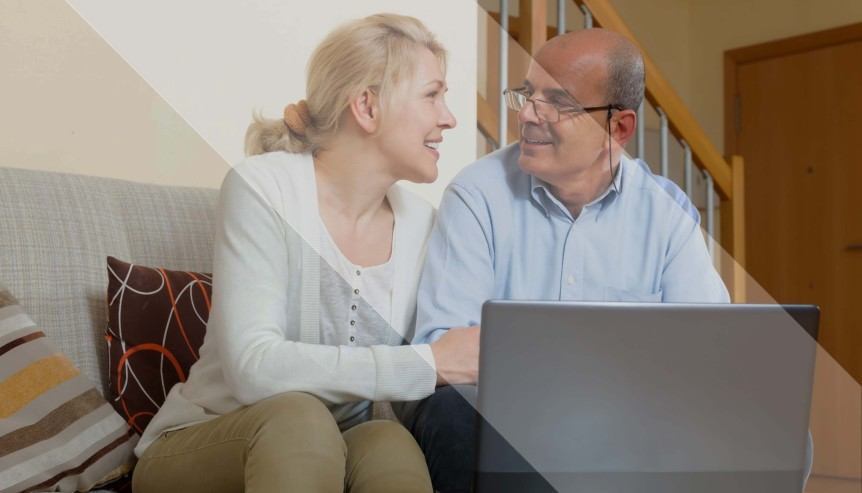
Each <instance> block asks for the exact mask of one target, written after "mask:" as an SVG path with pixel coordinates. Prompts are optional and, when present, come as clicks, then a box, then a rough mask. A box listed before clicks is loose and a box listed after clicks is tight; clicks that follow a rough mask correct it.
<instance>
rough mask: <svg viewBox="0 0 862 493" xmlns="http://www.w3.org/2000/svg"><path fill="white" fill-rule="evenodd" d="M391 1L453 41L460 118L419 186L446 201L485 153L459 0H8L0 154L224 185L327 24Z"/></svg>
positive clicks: (466, 22) (471, 16) (290, 93)
mask: <svg viewBox="0 0 862 493" xmlns="http://www.w3.org/2000/svg"><path fill="white" fill-rule="evenodd" d="M69 6H71V7H72V9H74V10H72V9H70V8H69ZM383 11H388V12H397V13H402V14H408V15H413V16H416V17H418V18H419V19H421V20H422V21H424V22H425V23H426V24H427V25H428V26H429V28H430V29H431V30H432V31H434V32H435V33H436V34H437V35H438V37H439V39H440V40H441V41H442V42H443V44H444V45H445V46H446V47H447V48H449V50H450V64H449V67H450V69H449V74H448V83H449V86H450V92H449V95H448V101H449V103H450V107H451V108H452V110H453V112H454V113H455V115H456V117H457V118H458V120H459V122H460V125H459V127H458V128H457V129H455V130H452V131H450V132H447V133H446V135H445V138H446V141H445V142H444V144H443V147H442V151H441V154H442V157H441V159H440V162H439V165H440V179H439V180H438V182H437V183H436V184H434V185H430V186H428V185H425V186H416V187H414V188H415V189H416V190H417V191H419V193H420V194H422V195H423V196H425V197H426V198H427V199H429V200H430V201H432V202H433V203H436V202H437V201H438V200H439V196H440V194H441V192H442V189H443V187H444V186H445V184H446V183H447V182H448V181H449V180H450V179H451V177H452V176H454V174H455V173H456V172H457V171H458V170H459V169H460V168H462V167H463V166H464V165H465V164H467V163H469V162H470V161H472V160H473V159H474V157H475V146H476V135H475V132H476V130H475V120H476V116H475V112H476V109H475V108H476V103H475V94H476V62H475V53H476V8H475V4H473V3H472V2H465V1H463V0H440V1H436V2H426V1H419V0H410V1H404V0H401V1H398V0H364V1H362V2H356V1H350V0H315V1H312V2H308V1H298V0H289V1H284V0H254V1H248V2H206V1H203V0H185V1H183V2H171V1H167V0H150V1H147V2H115V1H108V0H69V2H68V5H66V4H65V3H64V2H61V1H59V0H40V1H39V2H31V1H26V0H14V1H9V0H4V2H2V3H0V32H2V33H3V34H2V35H0V36H2V37H0V40H2V41H0V55H3V57H2V59H3V60H4V71H5V70H6V67H5V66H6V65H7V62H6V60H7V59H9V60H11V61H12V63H11V70H10V72H9V73H10V75H11V77H10V78H11V81H10V83H11V85H12V86H14V91H7V90H5V89H4V90H3V91H2V92H3V95H2V96H0V97H2V98H3V99H0V102H3V103H7V102H8V103H13V104H12V109H13V112H12V114H6V115H5V116H0V131H2V133H3V136H2V137H0V165H8V166H18V167H32V168H40V169H57V168H58V167H59V168H61V169H64V170H68V171H71V172H80V173H89V174H98V175H103V176H115V177H121V178H127V179H132V180H138V181H149V182H156V183H175V184H184V185H201V186H210V187H216V186H218V184H219V183H220V181H221V178H222V177H223V175H224V173H225V172H226V171H227V169H228V166H229V165H231V164H235V163H236V162H237V161H239V160H240V159H241V158H242V155H243V154H242V144H243V136H244V133H245V129H246V127H247V125H248V123H249V122H250V119H251V112H252V110H253V109H261V110H263V111H264V114H267V115H270V116H275V115H280V114H281V111H282V108H283V107H284V105H285V104H287V103H290V102H294V101H296V100H298V99H301V98H302V97H304V96H305V87H304V82H305V66H306V62H307V59H308V57H309V55H310V53H311V51H312V50H313V49H314V47H315V46H316V45H317V43H318V42H319V41H320V40H321V39H322V38H323V37H324V36H325V35H326V33H327V32H329V31H330V30H331V29H332V28H334V27H335V26H336V25H338V24H340V23H341V22H343V21H346V20H348V19H352V18H356V17H359V16H364V15H368V14H372V13H376V12H383ZM76 12H77V14H76ZM82 18H83V21H82ZM87 24H89V26H88V25H87ZM7 33H8V36H7ZM7 55H9V58H7ZM5 77H6V76H5V75H4V78H5ZM4 85H6V84H4ZM16 100H18V101H19V102H18V103H16ZM4 107H5V105H4ZM56 116H59V119H60V120H61V121H62V124H56V123H54V119H55V117H56ZM22 120H25V121H28V122H29V124H27V125H26V126H21V125H19V124H18V122H19V121H22ZM40 123H43V124H47V125H48V128H42V127H40ZM70 132H74V135H71V134H70ZM195 133H197V134H198V135H199V137H196V136H195ZM81 134H85V135H87V138H81ZM46 144H47V146H48V147H50V148H51V149H50V152H45V149H44V148H45V147H46ZM103 147H104V148H109V149H111V152H103V151H102V150H101V148H103ZM208 147H211V150H208V149H207V148H208ZM123 151H125V152H126V153H128V154H130V155H132V157H131V159H121V158H120V154H121V153H122V152H123ZM217 156H221V159H219V158H218V157H217ZM58 163H62V165H60V164H58ZM166 166H167V167H168V168H169V169H167V170H165V169H164V168H165V167H166Z"/></svg>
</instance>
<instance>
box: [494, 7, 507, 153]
mask: <svg viewBox="0 0 862 493" xmlns="http://www.w3.org/2000/svg"><path fill="white" fill-rule="evenodd" d="M508 74H509V2H508V0H500V72H499V73H498V74H497V76H498V80H499V81H500V94H499V98H500V101H499V110H500V111H499V114H500V120H499V124H500V125H499V128H498V133H497V135H498V139H497V141H498V144H499V146H500V147H503V146H505V145H506V137H507V134H508V133H509V121H508V116H509V113H508V110H507V108H506V98H505V96H503V90H504V89H506V85H507V83H508V81H509V77H508Z"/></svg>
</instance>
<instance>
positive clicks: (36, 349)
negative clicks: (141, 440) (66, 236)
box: [0, 286, 137, 492]
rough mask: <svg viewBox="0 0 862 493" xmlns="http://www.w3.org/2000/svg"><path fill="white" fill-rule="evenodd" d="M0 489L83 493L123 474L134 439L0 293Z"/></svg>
mask: <svg viewBox="0 0 862 493" xmlns="http://www.w3.org/2000/svg"><path fill="white" fill-rule="evenodd" d="M0 396H2V397H0V490H2V491H3V492H23V491H27V492H29V491H88V490H89V489H90V488H92V487H93V486H95V485H97V484H103V483H105V482H108V481H111V480H113V479H115V478H116V477H117V476H120V475H122V474H125V473H126V472H128V471H129V470H130V469H131V466H132V464H133V461H134V455H133V451H132V450H133V448H134V446H135V442H136V441H137V440H136V439H134V433H133V432H132V431H131V430H130V429H129V426H128V425H127V424H126V423H125V422H124V421H123V418H121V417H120V416H119V415H117V413H116V412H114V410H113V409H112V408H111V406H110V405H108V403H107V402H106V401H105V399H103V398H102V396H101V394H99V392H98V391H97V390H96V388H95V387H94V386H93V384H92V383H91V382H90V381H89V380H88V379H87V377H86V376H84V375H83V374H81V372H80V371H79V370H78V369H77V368H76V367H75V365H74V364H73V363H72V361H71V360H69V359H68V358H67V357H66V356H64V355H63V354H62V353H60V352H59V351H58V350H57V348H56V347H55V346H54V345H53V344H52V343H51V341H50V340H48V338H47V337H46V336H45V334H44V333H43V332H42V331H41V330H39V327H38V326H37V325H36V323H35V322H34V321H33V320H32V319H31V318H30V316H29V315H28V314H27V313H26V312H25V311H24V309H23V308H22V307H21V306H20V305H19V304H18V301H17V300H16V299H15V298H14V297H13V296H12V294H11V293H9V291H7V290H6V289H4V288H3V287H2V286H0Z"/></svg>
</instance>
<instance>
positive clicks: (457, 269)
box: [414, 144, 729, 343]
mask: <svg viewBox="0 0 862 493" xmlns="http://www.w3.org/2000/svg"><path fill="white" fill-rule="evenodd" d="M519 153H520V149H519V147H518V145H517V144H514V145H511V146H509V147H506V148H503V149H501V150H500V151H497V152H495V153H493V154H490V155H488V156H486V157H485V158H483V159H481V160H479V161H478V162H476V163H474V164H472V165H470V166H468V167H467V168H465V169H464V170H462V172H461V173H459V175H458V176H457V177H456V178H455V179H454V180H453V181H452V183H451V184H450V185H449V187H448V188H447V189H446V191H445V193H444V195H443V199H442V201H441V203H440V209H439V211H438V214H437V222H436V224H435V226H434V230H433V231H432V233H431V238H430V240H429V243H428V251H427V255H426V259H425V267H424V269H423V273H422V277H421V280H420V284H419V298H418V301H417V304H418V305H417V325H416V335H415V338H414V342H416V343H427V342H433V341H435V340H437V339H438V338H439V337H440V336H442V335H443V334H444V333H445V330H447V329H448V328H451V327H462V326H471V325H480V324H481V320H480V315H481V310H482V304H483V303H484V302H485V301H486V300H488V299H510V300H578V301H629V302H639V301H641V302H660V301H663V302H701V303H723V302H729V296H728V293H727V289H726V288H725V286H724V283H723V282H722V281H721V278H720V277H719V275H718V273H717V272H716V271H715V268H714V267H713V264H712V259H711V258H710V256H709V253H708V252H707V249H706V243H705V241H704V237H703V234H702V232H701V229H700V226H699V219H700V218H699V215H698V213H697V210H696V209H695V208H694V206H693V205H692V204H691V202H690V201H689V200H688V197H686V196H685V194H684V193H683V192H682V190H680V189H679V187H677V186H676V185H675V184H674V183H673V182H671V181H669V180H667V179H665V178H662V177H660V176H656V175H653V174H652V172H650V170H649V168H648V167H647V165H646V163H644V162H643V161H640V160H632V159H629V158H627V157H623V158H622V159H621V161H620V166H619V168H618V171H617V173H616V175H615V178H614V185H615V186H609V187H608V188H607V189H606V190H605V191H604V192H603V193H602V194H601V195H600V196H599V197H597V198H596V199H595V200H593V201H592V202H590V203H589V204H587V205H586V206H584V207H583V209H582V210H581V212H580V214H579V215H578V216H577V217H573V216H572V214H571V213H570V212H569V210H568V209H566V207H565V206H563V204H562V203H561V202H560V201H559V200H558V199H557V198H556V197H554V195H553V194H552V193H551V190H550V187H549V186H548V185H547V184H546V183H543V182H542V181H541V180H539V179H538V178H536V177H534V176H532V175H529V174H526V173H524V172H523V171H522V170H521V169H520V168H519V167H518V157H519ZM609 185H610V184H609Z"/></svg>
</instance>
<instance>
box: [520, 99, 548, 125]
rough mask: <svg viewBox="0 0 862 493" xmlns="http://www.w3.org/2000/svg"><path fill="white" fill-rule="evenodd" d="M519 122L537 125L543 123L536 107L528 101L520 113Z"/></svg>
mask: <svg viewBox="0 0 862 493" xmlns="http://www.w3.org/2000/svg"><path fill="white" fill-rule="evenodd" d="M518 121H519V122H520V123H532V124H535V125H538V124H540V123H542V121H541V120H540V119H539V114H538V112H537V111H536V105H535V104H534V103H533V102H532V101H530V100H527V101H525V102H524V106H522V107H521V110H520V111H518Z"/></svg>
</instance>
